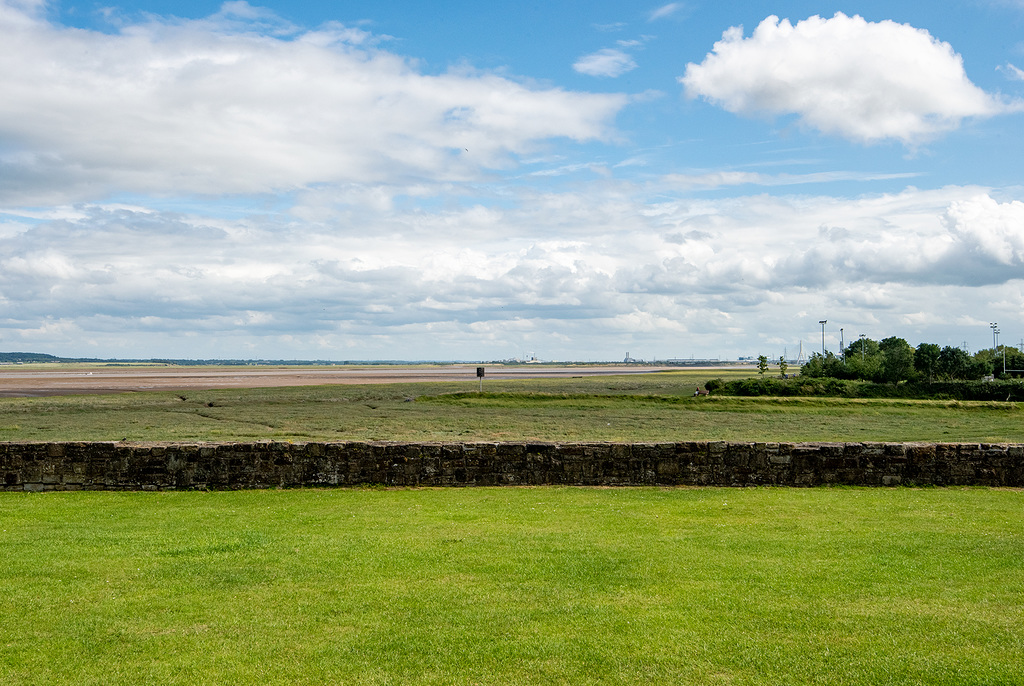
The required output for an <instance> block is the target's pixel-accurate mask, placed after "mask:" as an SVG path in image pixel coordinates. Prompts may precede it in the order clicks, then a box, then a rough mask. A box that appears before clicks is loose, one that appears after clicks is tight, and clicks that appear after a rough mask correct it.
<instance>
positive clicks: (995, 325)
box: [988, 322, 999, 353]
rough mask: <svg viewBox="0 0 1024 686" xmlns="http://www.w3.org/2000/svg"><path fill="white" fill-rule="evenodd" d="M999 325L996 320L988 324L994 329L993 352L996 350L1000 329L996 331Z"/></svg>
mask: <svg viewBox="0 0 1024 686" xmlns="http://www.w3.org/2000/svg"><path fill="white" fill-rule="evenodd" d="M998 326H999V324H997V323H996V322H992V323H990V324H989V325H988V328H990V329H992V352H993V353H995V352H996V334H997V333H998V331H996V328H997V327H998Z"/></svg>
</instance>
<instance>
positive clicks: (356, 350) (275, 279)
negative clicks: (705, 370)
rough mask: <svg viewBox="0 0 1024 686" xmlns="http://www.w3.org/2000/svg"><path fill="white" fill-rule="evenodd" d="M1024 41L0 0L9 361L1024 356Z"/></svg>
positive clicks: (603, 6)
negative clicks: (872, 344) (905, 353)
mask: <svg viewBox="0 0 1024 686" xmlns="http://www.w3.org/2000/svg"><path fill="white" fill-rule="evenodd" d="M1022 29H1024V2H1020V1H1013V0H970V1H966V2H944V3H918V2H885V3H883V2H859V3H832V2H816V3H811V2H775V3H768V2H745V3H720V2H714V3H712V2H673V3H652V4H650V5H637V4H636V3H625V2H613V1H610V0H609V1H603V2H602V1H597V2H586V3H584V2H543V3H540V2H519V3H506V4H501V5H498V4H491V3H476V2H468V1H466V2H446V3H440V4H438V3H420V2H379V1H378V2H372V3H371V2H361V1H353V2H345V3H316V2H310V3H301V4H298V3H285V2H268V3H259V4H257V3H251V4H250V3H246V2H228V3H224V4H218V3H206V2H180V1H176V2H142V3H134V4H120V5H115V6H108V5H100V4H92V3H75V2H42V1H40V0H0V36H2V38H3V40H0V80H2V82H0V93H3V94H4V95H3V97H0V349H3V350H26V351H38V352H49V353H53V354H58V355H66V356H99V357H232V358H234V357H251V358H304V359H313V358H318V359H380V358H387V359H468V360H477V359H483V360H490V359H502V358H510V357H522V356H524V355H526V354H528V353H531V354H535V355H537V356H538V357H540V358H543V359H554V360H613V359H621V358H622V357H624V356H625V355H626V353H627V352H628V353H630V354H631V355H632V356H633V357H639V358H644V359H651V358H659V359H664V358H670V357H686V358H688V357H698V358H723V359H725V358H735V357H737V356H747V355H758V354H766V355H769V356H772V357H778V356H779V355H781V354H783V353H784V352H785V353H787V354H788V355H789V356H791V357H793V356H795V355H796V353H797V351H798V350H799V348H800V346H801V344H802V345H803V347H804V349H805V351H810V350H817V349H820V346H821V327H820V325H819V324H818V322H819V320H821V319H827V320H828V324H827V325H826V344H827V345H828V346H829V348H830V349H832V350H835V349H836V348H837V345H838V342H839V340H840V336H843V338H844V339H845V340H846V341H850V340H852V339H854V338H856V337H857V336H858V335H860V334H865V335H867V336H870V337H872V338H876V339H877V338H882V337H885V336H890V335H897V336H902V337H903V338H906V339H907V340H908V341H910V342H911V343H912V344H914V345H916V344H917V343H919V342H936V343H939V344H942V345H962V344H965V343H966V345H967V346H968V348H969V349H970V350H971V351H974V350H977V349H979V348H982V347H988V346H991V343H992V337H991V329H990V328H989V324H990V323H991V322H999V323H1000V329H1001V331H1002V334H1001V335H1002V341H1001V342H1006V343H1011V344H1017V343H1018V342H1019V341H1020V340H1021V339H1022V338H1024V325H1021V319H1022V317H1021V315H1022V313H1024V279H1022V277H1024V185H1022V183H1021V181H1022V180H1021V172H1020V169H1021V165H1020V160H1021V159H1024V144H1022V136H1021V135H1020V131H1021V130H1022V123H1024V104H1022V103H1024V71H1022V70H1024V31H1022ZM840 329H842V333H841V332H840Z"/></svg>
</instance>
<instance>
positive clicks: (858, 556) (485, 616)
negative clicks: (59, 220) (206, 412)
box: [0, 488, 1024, 686]
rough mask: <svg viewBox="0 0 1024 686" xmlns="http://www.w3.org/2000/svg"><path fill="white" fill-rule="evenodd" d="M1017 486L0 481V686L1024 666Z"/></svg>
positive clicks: (896, 676)
mask: <svg viewBox="0 0 1024 686" xmlns="http://www.w3.org/2000/svg"><path fill="white" fill-rule="evenodd" d="M1022 510H1024V492H1021V491H1011V490H988V489H923V490H916V489H884V490H883V489H877V490H870V489H807V490H799V489H738V490H730V489H617V490H613V489H576V488H535V489H532V488H524V489H450V490H349V489H341V490H330V491H320V490H301V491H260V492H253V491H248V492H213V493H197V492H190V493H184V492H182V493H85V492H80V493H54V494H45V495H35V494H13V493H8V494H3V495H2V497H0V550H2V551H3V564H2V565H0V588H2V589H3V592H2V593H0V683H4V684H72V683H74V684H127V683H132V684H136V683H162V684H215V683H217V684H226V683H231V684H257V683H259V684H277V683H282V684H283V683H288V684H301V683H317V684H320V683H331V684H562V683H574V684H638V683H640V684H643V683H649V684H730V685H733V686H740V685H752V684H771V685H775V684H817V685H827V684H843V685H845V686H857V685H860V684H864V685H868V684H870V685H872V686H874V685H878V684H992V685H996V684H999V685H1007V684H1024V555H1021V551H1022V550H1024V520H1022V518H1021V516H1020V514H1021V512H1022Z"/></svg>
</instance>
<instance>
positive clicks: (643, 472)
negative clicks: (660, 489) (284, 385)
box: [0, 441, 1024, 491]
mask: <svg viewBox="0 0 1024 686" xmlns="http://www.w3.org/2000/svg"><path fill="white" fill-rule="evenodd" d="M0 480H2V481H0V490H5V491H48V490H80V489H94V490H171V489H236V488H277V487H302V486H355V485H360V484H382V485H387V486H514V485H527V484H531V485H539V484H573V485H585V486H640V485H664V486H681V485H687V486H758V485H777V486H820V485H829V484H847V485H862V486H888V485H896V484H904V485H917V486H921V485H936V486H947V485H978V486H1014V487H1021V486H1024V444H977V443H939V444H923V443H734V442H724V441H695V442H685V443H633V444H619V443H444V444H407V443H359V442H348V443H267V442H260V443H226V444H204V443H199V444H173V445H138V444H129V443H25V444H17V443H0Z"/></svg>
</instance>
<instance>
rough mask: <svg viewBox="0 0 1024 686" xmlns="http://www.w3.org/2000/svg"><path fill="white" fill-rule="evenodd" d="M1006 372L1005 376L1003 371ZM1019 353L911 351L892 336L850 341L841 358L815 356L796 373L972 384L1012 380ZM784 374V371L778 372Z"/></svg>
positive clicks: (926, 347)
mask: <svg viewBox="0 0 1024 686" xmlns="http://www.w3.org/2000/svg"><path fill="white" fill-rule="evenodd" d="M1004 356H1005V369H1006V370H1008V371H1007V372H1006V373H1005V374H1004V373H1003V369H1004V362H1003V360H1004ZM1022 369H1024V353H1022V352H1021V351H1020V350H1018V349H1017V348H1012V347H1008V346H1002V345H1001V346H999V347H998V348H988V349H985V350H980V351H978V352H976V353H975V354H974V355H969V354H968V353H967V352H965V351H964V350H962V349H960V348H954V347H952V346H948V345H947V346H946V347H944V348H940V347H939V346H938V345H936V344H934V343H921V344H920V345H918V346H917V347H916V348H914V347H913V346H911V345H910V344H909V343H907V341H906V340H904V339H902V338H898V337H896V336H890V337H889V338H883V339H882V340H880V341H874V340H872V339H870V338H861V339H858V340H856V341H852V342H851V343H850V345H848V346H847V347H846V349H845V350H843V351H842V354H841V355H834V354H833V353H831V352H826V353H825V354H824V355H822V354H821V353H814V354H813V355H811V357H810V359H808V360H807V362H806V363H805V364H804V365H803V367H801V369H800V375H801V376H806V377H811V378H833V379H848V380H860V381H873V382H875V383H899V382H901V381H912V382H913V381H924V382H934V381H972V380H976V379H981V378H983V377H986V376H988V375H990V374H991V375H994V376H995V377H996V378H1011V377H1019V376H1021V375H1022V372H1020V371H1009V370H1022ZM782 373H785V372H782Z"/></svg>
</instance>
